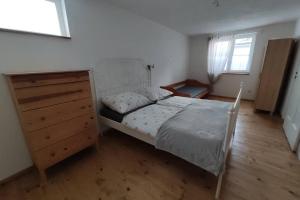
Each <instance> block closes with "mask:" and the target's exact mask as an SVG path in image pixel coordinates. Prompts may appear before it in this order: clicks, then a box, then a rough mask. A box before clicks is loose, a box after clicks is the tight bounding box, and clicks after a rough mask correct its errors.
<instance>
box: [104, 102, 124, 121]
mask: <svg viewBox="0 0 300 200" xmlns="http://www.w3.org/2000/svg"><path fill="white" fill-rule="evenodd" d="M100 115H102V116H103V117H106V118H108V119H111V120H114V121H116V122H119V123H121V122H122V120H123V118H124V116H125V115H126V114H120V113H118V112H116V111H114V110H112V109H110V108H108V107H106V106H103V108H102V109H101V110H100Z"/></svg>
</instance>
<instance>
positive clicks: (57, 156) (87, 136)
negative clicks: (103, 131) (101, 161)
mask: <svg viewBox="0 0 300 200" xmlns="http://www.w3.org/2000/svg"><path fill="white" fill-rule="evenodd" d="M96 139H97V134H96V130H95V129H94V128H92V129H87V130H85V131H83V132H81V133H79V134H77V135H74V136H72V137H70V138H67V139H65V140H62V141H60V142H58V143H56V144H54V145H51V146H48V147H46V148H44V149H42V150H40V151H36V152H34V157H35V161H36V164H37V166H38V167H39V168H42V169H45V168H47V167H49V166H51V165H53V164H55V163H57V162H59V161H61V160H63V159H65V158H66V157H68V156H70V155H72V154H74V153H77V152H79V151H80V150H82V149H84V148H86V147H88V146H90V145H91V144H93V143H95V140H96Z"/></svg>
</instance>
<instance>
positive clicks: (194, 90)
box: [176, 85, 207, 97]
mask: <svg viewBox="0 0 300 200" xmlns="http://www.w3.org/2000/svg"><path fill="white" fill-rule="evenodd" d="M176 91H177V92H182V93H186V94H189V95H191V97H196V96H198V95H200V94H202V93H205V92H207V88H205V87H193V86H187V85H185V86H183V87H180V88H178V89H176Z"/></svg>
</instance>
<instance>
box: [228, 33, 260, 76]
mask: <svg viewBox="0 0 300 200" xmlns="http://www.w3.org/2000/svg"><path fill="white" fill-rule="evenodd" d="M256 35H257V33H256V32H253V33H241V34H235V35H234V36H233V41H232V47H231V50H230V54H229V56H228V61H227V67H226V69H224V72H223V73H224V74H250V70H251V66H252V62H253V55H254V47H255V44H256ZM246 37H251V38H252V42H251V47H250V53H249V59H248V63H247V66H246V69H245V70H232V69H231V64H232V59H233V53H234V49H235V48H234V47H235V40H236V39H242V38H246Z"/></svg>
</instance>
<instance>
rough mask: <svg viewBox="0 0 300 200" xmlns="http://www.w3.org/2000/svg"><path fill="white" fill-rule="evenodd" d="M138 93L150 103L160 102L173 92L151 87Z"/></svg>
mask: <svg viewBox="0 0 300 200" xmlns="http://www.w3.org/2000/svg"><path fill="white" fill-rule="evenodd" d="M140 93H141V94H143V95H144V96H145V97H147V98H148V99H150V100H151V101H157V100H161V99H164V98H166V97H167V96H170V95H172V94H173V92H171V91H169V90H165V89H162V88H153V87H148V88H144V89H143V90H140Z"/></svg>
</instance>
